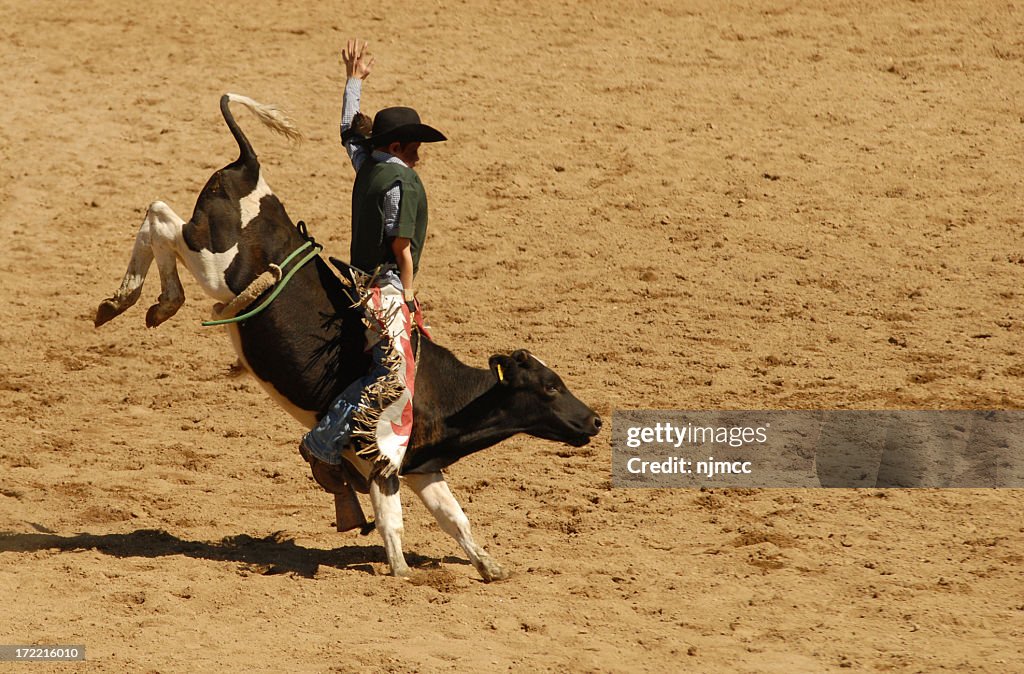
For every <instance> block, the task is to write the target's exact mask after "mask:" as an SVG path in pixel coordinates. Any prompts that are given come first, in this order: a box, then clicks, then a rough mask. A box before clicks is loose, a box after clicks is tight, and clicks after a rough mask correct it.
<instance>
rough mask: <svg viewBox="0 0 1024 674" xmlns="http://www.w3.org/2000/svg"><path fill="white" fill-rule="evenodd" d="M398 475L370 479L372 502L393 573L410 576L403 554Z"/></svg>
mask: <svg viewBox="0 0 1024 674" xmlns="http://www.w3.org/2000/svg"><path fill="white" fill-rule="evenodd" d="M398 486H399V484H398V477H397V476H395V475H392V476H391V477H387V478H384V477H376V478H374V479H373V480H371V481H370V503H372V504H373V514H374V517H375V518H376V524H377V531H379V532H380V536H381V538H383V539H384V551H385V552H386V553H387V555H388V564H389V565H390V566H391V573H392V575H395V576H408V575H409V565H408V564H406V563H405V555H403V554H402V532H403V531H404V525H403V524H402V499H401V496H400V495H399V493H398Z"/></svg>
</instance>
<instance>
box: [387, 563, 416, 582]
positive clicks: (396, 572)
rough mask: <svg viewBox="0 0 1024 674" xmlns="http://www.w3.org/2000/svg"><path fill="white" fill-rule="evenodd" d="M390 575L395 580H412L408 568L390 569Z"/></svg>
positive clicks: (410, 571) (410, 570)
mask: <svg viewBox="0 0 1024 674" xmlns="http://www.w3.org/2000/svg"><path fill="white" fill-rule="evenodd" d="M391 575H392V576H394V577H395V578H403V579H405V580H409V579H410V578H412V569H410V568H409V567H408V566H398V567H395V566H393V567H391Z"/></svg>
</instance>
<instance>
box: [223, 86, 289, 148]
mask: <svg viewBox="0 0 1024 674" xmlns="http://www.w3.org/2000/svg"><path fill="white" fill-rule="evenodd" d="M227 97H228V100H229V101H231V102H232V103H241V104H242V105H244V106H245V107H247V108H249V111H250V112H252V114H254V115H256V118H257V119H259V120H260V121H261V122H263V124H265V125H266V126H268V127H269V128H270V129H271V130H272V131H276V132H277V133H279V134H281V135H282V136H284V137H285V138H287V139H288V140H293V141H298V140H301V139H302V134H301V133H300V132H299V129H298V127H297V126H295V123H294V122H293V121H292V120H290V119H289V118H288V115H286V114H285V113H284V111H282V110H281V109H280V108H278V107H277V106H276V105H267V104H263V103H257V102H256V101H254V100H252V99H251V98H249V97H248V96H242V95H241V94H227Z"/></svg>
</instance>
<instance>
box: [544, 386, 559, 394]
mask: <svg viewBox="0 0 1024 674" xmlns="http://www.w3.org/2000/svg"><path fill="white" fill-rule="evenodd" d="M544 393H547V394H548V395H549V396H553V395H555V394H556V393H558V386H556V385H555V384H545V385H544Z"/></svg>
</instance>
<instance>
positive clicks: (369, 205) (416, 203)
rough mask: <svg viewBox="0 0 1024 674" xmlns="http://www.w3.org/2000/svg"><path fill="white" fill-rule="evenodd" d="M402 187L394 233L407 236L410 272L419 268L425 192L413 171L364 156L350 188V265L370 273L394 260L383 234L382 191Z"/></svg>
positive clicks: (424, 230) (424, 213)
mask: <svg viewBox="0 0 1024 674" xmlns="http://www.w3.org/2000/svg"><path fill="white" fill-rule="evenodd" d="M395 183H399V184H401V186H402V200H401V202H400V203H399V206H398V234H397V235H398V236H400V237H402V238H406V239H409V240H410V241H411V248H412V267H413V272H414V273H415V272H416V271H418V270H419V268H420V252H421V251H422V250H423V242H424V241H425V240H426V238H427V193H426V190H424V189H423V183H422V182H420V177H419V176H418V175H416V172H415V171H413V170H412V169H411V168H409V167H407V166H402V165H400V164H387V163H383V162H375V161H373V160H372V159H367V160H366V163H365V164H363V166H362V167H361V168H360V170H359V173H357V174H356V182H355V185H354V186H353V188H352V245H351V248H350V253H351V256H352V266H353V267H357V268H359V269H362V270H363V271H365V272H369V273H373V270H374V269H376V268H377V266H378V265H381V264H386V263H392V264H394V262H395V254H394V253H393V252H392V251H391V239H389V238H388V237H386V236H385V235H384V194H385V193H386V192H387V191H388V190H389V189H390V188H391V187H392V186H393V185H394V184H395Z"/></svg>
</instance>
